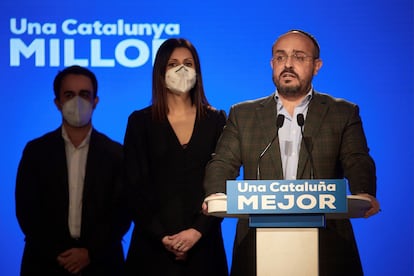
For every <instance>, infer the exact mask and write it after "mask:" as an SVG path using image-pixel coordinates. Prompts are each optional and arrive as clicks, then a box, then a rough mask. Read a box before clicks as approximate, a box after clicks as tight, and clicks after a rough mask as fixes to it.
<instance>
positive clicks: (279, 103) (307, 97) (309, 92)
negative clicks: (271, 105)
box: [274, 86, 313, 112]
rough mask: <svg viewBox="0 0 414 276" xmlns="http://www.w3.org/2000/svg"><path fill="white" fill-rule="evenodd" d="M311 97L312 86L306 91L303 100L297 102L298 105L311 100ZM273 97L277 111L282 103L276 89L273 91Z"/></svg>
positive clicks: (281, 106) (305, 103) (280, 108)
mask: <svg viewBox="0 0 414 276" xmlns="http://www.w3.org/2000/svg"><path fill="white" fill-rule="evenodd" d="M312 97H313V87H312V86H311V88H310V89H309V91H308V93H307V94H306V96H305V97H304V98H303V100H302V102H301V103H300V104H299V106H303V105H307V104H309V102H310V101H311V99H312ZM274 99H275V101H276V104H277V111H278V112H279V111H280V110H282V108H283V105H282V101H279V92H278V91H277V89H276V91H275V96H274Z"/></svg>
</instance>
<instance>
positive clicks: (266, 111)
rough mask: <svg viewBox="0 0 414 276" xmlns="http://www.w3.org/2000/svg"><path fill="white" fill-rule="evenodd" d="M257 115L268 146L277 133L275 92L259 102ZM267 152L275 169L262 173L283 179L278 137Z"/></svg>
mask: <svg viewBox="0 0 414 276" xmlns="http://www.w3.org/2000/svg"><path fill="white" fill-rule="evenodd" d="M256 115H257V118H258V119H259V121H258V124H259V126H260V129H261V130H262V133H263V135H262V136H261V137H262V144H263V145H265V147H266V146H267V145H268V144H269V143H270V141H272V139H273V138H274V137H275V135H276V134H277V133H276V131H277V129H276V119H277V107H276V102H275V100H274V94H272V95H270V96H269V97H266V98H264V99H263V101H261V102H259V106H258V107H257V108H256ZM263 149H264V148H263ZM267 154H269V156H270V158H271V162H272V164H271V166H270V167H271V168H274V169H272V170H271V172H268V173H265V172H262V175H263V176H266V178H272V179H283V169H282V160H281V157H280V147H279V140H278V139H277V137H276V139H275V140H274V141H273V143H272V145H271V147H270V148H269V149H268V152H267Z"/></svg>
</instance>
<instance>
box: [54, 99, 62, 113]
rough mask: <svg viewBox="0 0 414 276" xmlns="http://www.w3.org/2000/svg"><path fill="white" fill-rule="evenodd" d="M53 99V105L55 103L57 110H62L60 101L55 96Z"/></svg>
mask: <svg viewBox="0 0 414 276" xmlns="http://www.w3.org/2000/svg"><path fill="white" fill-rule="evenodd" d="M53 101H54V103H55V105H56V107H57V109H58V110H59V111H62V104H61V103H60V101H59V100H58V99H57V98H55V99H54V100H53Z"/></svg>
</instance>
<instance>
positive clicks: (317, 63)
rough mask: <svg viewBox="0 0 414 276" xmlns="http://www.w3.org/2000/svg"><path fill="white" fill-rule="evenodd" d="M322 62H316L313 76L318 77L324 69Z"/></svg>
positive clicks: (318, 60)
mask: <svg viewBox="0 0 414 276" xmlns="http://www.w3.org/2000/svg"><path fill="white" fill-rule="evenodd" d="M322 64H323V62H322V60H321V59H317V60H315V66H314V67H313V75H314V76H316V75H317V74H318V72H319V69H321V67H322Z"/></svg>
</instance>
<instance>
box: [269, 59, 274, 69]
mask: <svg viewBox="0 0 414 276" xmlns="http://www.w3.org/2000/svg"><path fill="white" fill-rule="evenodd" d="M270 68H272V70H273V59H270Z"/></svg>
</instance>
